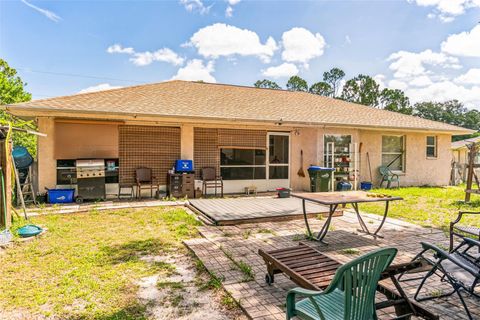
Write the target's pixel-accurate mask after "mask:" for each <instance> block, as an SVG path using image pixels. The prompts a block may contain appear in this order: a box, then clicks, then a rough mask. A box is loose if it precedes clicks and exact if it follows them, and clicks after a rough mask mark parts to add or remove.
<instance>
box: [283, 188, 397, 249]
mask: <svg viewBox="0 0 480 320" xmlns="http://www.w3.org/2000/svg"><path fill="white" fill-rule="evenodd" d="M370 195H371V196H370ZM373 195H374V193H367V192H365V191H344V192H342V191H338V192H300V193H293V194H292V197H295V198H299V199H302V209H303V218H304V220H305V225H306V227H307V232H308V235H309V237H310V238H312V239H313V234H312V231H311V230H310V225H309V224H308V218H307V212H306V209H305V207H306V206H305V202H306V201H310V202H315V203H319V204H322V205H325V206H328V207H329V208H330V210H329V213H328V217H327V220H326V221H325V223H324V224H323V227H322V229H321V230H320V232H319V233H318V235H317V237H316V240H317V241H320V242H323V239H324V238H325V236H326V235H327V233H328V228H329V227H330V223H331V221H332V217H333V214H334V213H335V210H337V208H338V206H339V205H347V204H351V205H352V207H353V209H354V210H355V213H356V215H357V219H358V223H359V224H360V228H361V229H359V230H358V231H360V232H364V233H366V234H368V235H371V236H374V237H382V236H380V235H378V232H379V231H380V229H382V227H383V224H384V223H385V220H386V219H387V215H388V209H389V204H390V201H396V200H403V198H401V197H393V196H386V195H384V196H382V197H380V196H373ZM375 195H378V194H375ZM366 202H385V211H384V213H383V218H382V221H381V222H380V225H379V226H378V228H377V229H376V230H375V231H374V232H370V230H369V229H368V227H367V225H366V224H365V222H364V221H363V219H362V216H361V215H360V211H359V210H358V204H359V203H366ZM323 243H325V242H323Z"/></svg>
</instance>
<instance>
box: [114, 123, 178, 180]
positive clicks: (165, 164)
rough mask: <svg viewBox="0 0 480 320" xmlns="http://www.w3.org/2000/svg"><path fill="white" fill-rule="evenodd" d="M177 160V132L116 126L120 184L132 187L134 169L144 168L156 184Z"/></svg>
mask: <svg viewBox="0 0 480 320" xmlns="http://www.w3.org/2000/svg"><path fill="white" fill-rule="evenodd" d="M177 159H180V128H175V127H153V126H119V166H120V183H134V182H135V169H136V168H139V167H147V168H151V169H152V170H153V175H154V176H155V177H156V178H157V179H158V180H159V182H160V184H166V183H167V172H168V170H169V169H171V168H172V166H173V164H174V162H175V160H177Z"/></svg>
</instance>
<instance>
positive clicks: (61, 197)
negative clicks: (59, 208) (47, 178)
mask: <svg viewBox="0 0 480 320" xmlns="http://www.w3.org/2000/svg"><path fill="white" fill-rule="evenodd" d="M74 193H75V189H50V190H48V203H71V202H73V194H74Z"/></svg>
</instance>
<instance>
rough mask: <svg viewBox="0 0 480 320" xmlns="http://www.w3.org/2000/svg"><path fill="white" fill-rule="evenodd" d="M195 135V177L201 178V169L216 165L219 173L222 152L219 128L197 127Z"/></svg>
mask: <svg viewBox="0 0 480 320" xmlns="http://www.w3.org/2000/svg"><path fill="white" fill-rule="evenodd" d="M193 136H194V138H193V140H194V143H193V155H194V156H193V163H194V165H195V178H196V179H201V171H202V170H201V169H202V168H205V167H215V168H217V174H219V173H220V172H219V171H218V168H219V165H220V152H219V150H218V132H217V129H210V128H195V129H194V131H193Z"/></svg>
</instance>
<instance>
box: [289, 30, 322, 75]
mask: <svg viewBox="0 0 480 320" xmlns="http://www.w3.org/2000/svg"><path fill="white" fill-rule="evenodd" d="M282 45H283V52H282V59H283V60H284V61H287V62H301V63H303V64H304V65H305V67H308V62H309V61H310V60H311V59H313V58H315V57H319V56H321V55H323V51H324V49H325V45H326V43H325V39H324V38H323V37H322V35H321V34H320V33H316V34H313V33H312V32H310V31H309V30H307V29H305V28H292V29H290V30H289V31H285V32H284V33H283V35H282Z"/></svg>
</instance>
